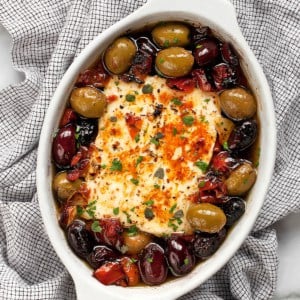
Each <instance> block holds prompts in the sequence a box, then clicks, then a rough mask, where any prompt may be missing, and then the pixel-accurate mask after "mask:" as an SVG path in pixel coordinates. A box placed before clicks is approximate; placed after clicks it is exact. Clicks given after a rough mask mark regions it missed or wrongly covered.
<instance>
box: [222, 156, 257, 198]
mask: <svg viewBox="0 0 300 300" xmlns="http://www.w3.org/2000/svg"><path fill="white" fill-rule="evenodd" d="M255 180H256V171H255V169H253V167H252V165H251V164H250V163H249V162H243V163H242V164H241V165H240V166H238V167H237V168H236V169H235V170H233V171H232V172H231V174H230V175H229V177H228V178H227V179H226V180H225V185H226V188H227V193H228V195H229V196H242V195H244V194H245V193H247V192H248V191H249V190H250V189H251V187H252V186H253V184H254V182H255Z"/></svg>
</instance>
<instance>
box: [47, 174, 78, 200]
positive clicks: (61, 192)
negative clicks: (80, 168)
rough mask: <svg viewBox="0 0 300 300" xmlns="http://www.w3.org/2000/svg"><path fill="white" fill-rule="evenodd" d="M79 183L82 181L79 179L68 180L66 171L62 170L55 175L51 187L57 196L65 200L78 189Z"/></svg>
mask: <svg viewBox="0 0 300 300" xmlns="http://www.w3.org/2000/svg"><path fill="white" fill-rule="evenodd" d="M81 183H82V181H81V180H80V179H77V180H75V181H69V180H68V179H67V172H66V171H62V172H59V173H57V174H56V175H55V177H54V179H53V183H52V188H53V190H54V191H55V192H56V194H57V196H58V198H59V199H60V200H62V201H65V200H67V199H68V198H70V197H71V196H72V195H73V194H74V193H75V192H76V191H77V190H78V189H79V187H80V185H81Z"/></svg>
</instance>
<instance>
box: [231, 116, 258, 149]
mask: <svg viewBox="0 0 300 300" xmlns="http://www.w3.org/2000/svg"><path fill="white" fill-rule="evenodd" d="M256 136H257V123H256V122H255V121H254V120H249V121H245V122H243V123H242V124H241V125H239V126H237V127H236V128H235V129H233V130H232V132H231V134H230V136H229V139H228V148H229V149H230V150H232V151H243V150H245V149H247V148H248V147H250V146H251V145H252V144H253V143H254V141H255V139H256Z"/></svg>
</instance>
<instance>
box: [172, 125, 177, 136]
mask: <svg viewBox="0 0 300 300" xmlns="http://www.w3.org/2000/svg"><path fill="white" fill-rule="evenodd" d="M172 132H173V135H174V136H175V135H176V134H177V133H178V130H177V129H176V128H175V127H174V128H173V131H172Z"/></svg>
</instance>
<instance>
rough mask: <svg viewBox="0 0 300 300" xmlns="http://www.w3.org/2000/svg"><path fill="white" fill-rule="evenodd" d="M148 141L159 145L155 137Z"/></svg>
mask: <svg viewBox="0 0 300 300" xmlns="http://www.w3.org/2000/svg"><path fill="white" fill-rule="evenodd" d="M150 143H152V144H154V145H155V146H159V141H158V140H157V139H156V138H155V137H152V138H151V139H150Z"/></svg>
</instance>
